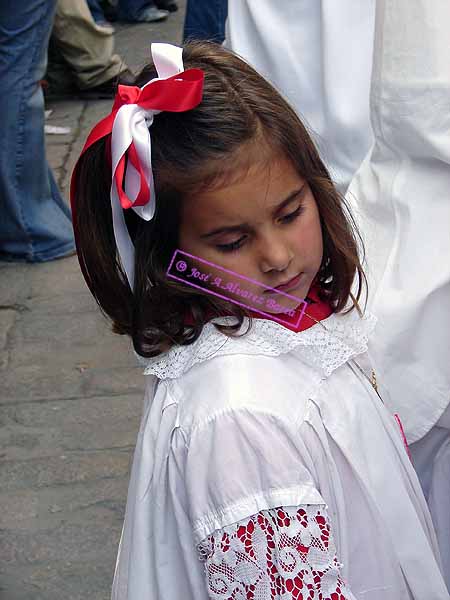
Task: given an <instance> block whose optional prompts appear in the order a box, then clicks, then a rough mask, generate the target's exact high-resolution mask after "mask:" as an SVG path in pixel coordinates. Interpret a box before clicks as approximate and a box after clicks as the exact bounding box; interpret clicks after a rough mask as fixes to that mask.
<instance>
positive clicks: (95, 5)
mask: <svg viewBox="0 0 450 600" xmlns="http://www.w3.org/2000/svg"><path fill="white" fill-rule="evenodd" d="M87 3H88V6H89V10H90V11H91V15H92V18H93V19H94V21H95V22H96V23H103V22H104V21H106V18H105V15H104V13H103V8H102V7H101V6H100V2H99V0H87Z"/></svg>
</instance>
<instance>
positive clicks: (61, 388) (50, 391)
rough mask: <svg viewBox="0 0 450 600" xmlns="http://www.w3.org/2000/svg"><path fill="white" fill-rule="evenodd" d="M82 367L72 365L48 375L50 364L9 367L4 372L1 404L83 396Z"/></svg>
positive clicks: (0, 390)
mask: <svg viewBox="0 0 450 600" xmlns="http://www.w3.org/2000/svg"><path fill="white" fill-rule="evenodd" d="M80 368H81V367H80ZM80 368H77V365H76V364H75V365H74V364H71V365H69V366H68V367H61V368H59V369H53V370H52V372H49V367H48V364H43V365H42V364H41V365H33V364H24V365H20V366H16V367H10V368H8V369H7V370H6V371H4V372H3V373H2V381H1V386H0V405H1V404H20V403H21V402H31V401H41V400H47V399H50V400H52V399H56V398H65V397H69V398H70V397H74V396H78V397H79V396H84V395H85V394H84V385H85V379H86V375H85V374H84V373H83V371H82V370H80Z"/></svg>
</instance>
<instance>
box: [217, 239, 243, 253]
mask: <svg viewBox="0 0 450 600" xmlns="http://www.w3.org/2000/svg"><path fill="white" fill-rule="evenodd" d="M244 239H245V237H241V238H239V239H238V240H236V241H235V242H232V243H231V244H217V246H216V248H217V249H218V250H220V251H221V252H233V251H234V250H238V249H239V248H240V246H241V242H242V240H244Z"/></svg>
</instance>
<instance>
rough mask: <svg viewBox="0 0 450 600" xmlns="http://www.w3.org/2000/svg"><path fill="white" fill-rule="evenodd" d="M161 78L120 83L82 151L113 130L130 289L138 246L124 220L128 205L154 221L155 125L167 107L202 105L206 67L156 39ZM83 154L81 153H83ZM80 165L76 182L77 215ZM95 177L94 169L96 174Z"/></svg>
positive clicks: (118, 234) (120, 232)
mask: <svg viewBox="0 0 450 600" xmlns="http://www.w3.org/2000/svg"><path fill="white" fill-rule="evenodd" d="M151 52H152V57H153V62H154V64H155V67H156V70H157V73H158V77H157V78H156V79H152V80H151V81H149V82H148V83H146V84H145V85H144V86H143V87H142V88H139V87H135V86H125V85H119V88H118V92H117V95H116V98H115V100H114V105H113V108H112V111H111V114H110V115H108V116H107V117H106V118H105V119H103V120H102V121H100V122H99V123H98V124H97V125H96V126H95V127H94V129H93V130H92V131H91V133H90V134H89V136H88V139H87V141H86V144H85V146H84V148H83V150H82V152H81V155H83V153H84V152H85V151H86V150H87V149H88V148H90V146H92V145H93V144H95V143H96V142H97V141H99V140H100V139H101V138H103V137H106V136H109V135H111V167H112V185H111V210H112V219H113V228H114V236H115V240H116V245H117V249H118V253H119V257H120V261H121V263H122V267H123V269H124V271H125V273H126V276H127V278H128V282H129V284H130V287H131V289H132V290H133V286H134V246H133V242H132V241H131V238H130V235H129V233H128V229H127V227H126V224H125V218H124V214H123V209H129V208H132V209H133V210H134V211H135V213H136V214H138V215H139V216H140V217H141V218H142V219H144V220H146V221H149V220H150V219H152V218H153V215H154V213H155V200H156V198H155V186H154V182H153V172H152V161H151V156H152V149H151V135H150V127H151V125H152V123H153V118H154V116H155V115H157V114H158V113H160V112H162V111H168V112H185V111H188V110H191V109H193V108H195V107H196V106H197V105H198V104H200V102H201V99H202V93H203V78H204V75H203V71H201V70H199V69H189V70H188V71H184V67H183V59H182V52H183V49H182V48H179V47H178V46H173V45H171V44H152V45H151ZM81 155H80V156H81ZM76 169H77V166H75V169H74V173H73V175H72V184H71V202H72V212H73V213H74V214H75V211H76V206H75V198H76V194H75V173H76ZM92 176H93V177H95V173H93V174H92Z"/></svg>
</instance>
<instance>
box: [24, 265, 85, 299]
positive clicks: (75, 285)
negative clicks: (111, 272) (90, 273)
mask: <svg viewBox="0 0 450 600" xmlns="http://www.w3.org/2000/svg"><path fill="white" fill-rule="evenodd" d="M28 277H29V282H30V286H31V291H30V295H31V297H32V298H42V297H43V298H48V297H56V296H62V295H65V294H70V293H72V292H74V291H76V292H80V291H83V292H85V291H86V290H87V287H86V284H85V283H84V280H83V276H82V275H81V271H80V266H79V263H78V259H77V257H76V256H71V257H68V258H64V259H61V260H53V261H49V262H46V263H39V264H34V265H32V268H30V271H29V273H28Z"/></svg>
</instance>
